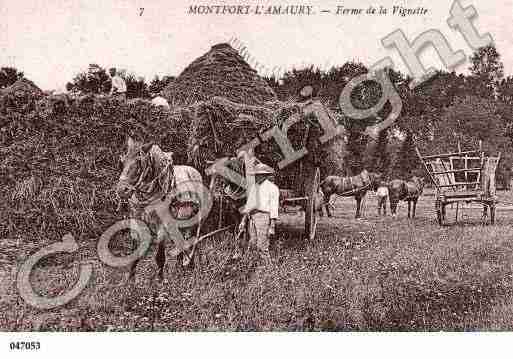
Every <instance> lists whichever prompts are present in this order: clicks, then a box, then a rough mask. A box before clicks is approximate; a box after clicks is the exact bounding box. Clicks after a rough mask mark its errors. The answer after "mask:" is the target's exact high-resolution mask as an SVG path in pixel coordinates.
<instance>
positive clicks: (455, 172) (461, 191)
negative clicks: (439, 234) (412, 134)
mask: <svg viewBox="0 0 513 359" xmlns="http://www.w3.org/2000/svg"><path fill="white" fill-rule="evenodd" d="M458 147H459V146H458ZM479 147H480V148H479V149H477V150H471V151H461V149H459V150H458V152H453V153H446V154H439V155H428V156H424V155H422V154H421V153H420V151H419V149H418V148H416V152H417V155H418V157H419V159H420V160H421V162H422V163H423V165H424V168H425V169H426V171H427V173H428V174H429V177H430V179H431V181H432V183H433V185H434V186H435V188H436V200H435V210H436V217H437V220H438V223H439V224H440V225H443V224H444V223H445V220H446V207H447V205H449V204H456V220H457V218H458V209H459V204H460V203H472V202H474V203H480V204H482V205H483V218H486V216H487V212H488V209H490V224H494V223H495V209H496V208H495V207H496V204H497V196H496V188H495V171H496V169H497V165H498V163H499V160H500V153H499V155H498V156H497V157H489V156H485V155H484V152H483V151H482V150H481V145H480V146H479Z"/></svg>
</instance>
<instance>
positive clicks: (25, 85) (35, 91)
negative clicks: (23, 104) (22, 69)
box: [0, 78, 43, 95]
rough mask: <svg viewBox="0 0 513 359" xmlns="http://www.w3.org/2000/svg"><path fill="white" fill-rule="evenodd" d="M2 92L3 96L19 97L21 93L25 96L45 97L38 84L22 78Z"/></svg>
mask: <svg viewBox="0 0 513 359" xmlns="http://www.w3.org/2000/svg"><path fill="white" fill-rule="evenodd" d="M0 91H1V94H2V95H17V94H19V93H22V94H25V95H43V91H42V90H41V89H40V88H39V87H37V86H36V84H34V83H33V82H32V81H30V80H29V79H26V78H21V79H19V80H18V81H16V82H15V83H13V84H12V85H11V86H9V87H6V88H4V89H2V90H0Z"/></svg>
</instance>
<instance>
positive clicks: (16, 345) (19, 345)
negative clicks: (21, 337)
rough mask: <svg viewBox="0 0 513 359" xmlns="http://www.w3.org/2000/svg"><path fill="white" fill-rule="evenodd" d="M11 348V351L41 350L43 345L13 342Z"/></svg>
mask: <svg viewBox="0 0 513 359" xmlns="http://www.w3.org/2000/svg"><path fill="white" fill-rule="evenodd" d="M9 348H10V349H11V350H39V349H41V344H40V343H39V342H11V343H10V344H9Z"/></svg>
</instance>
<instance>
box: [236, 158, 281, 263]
mask: <svg viewBox="0 0 513 359" xmlns="http://www.w3.org/2000/svg"><path fill="white" fill-rule="evenodd" d="M248 174H250V175H254V176H255V184H254V185H253V186H252V187H251V188H250V190H249V194H248V198H247V202H246V205H245V206H244V208H243V209H242V211H241V212H242V214H244V215H245V216H244V218H247V219H248V220H249V223H247V225H248V227H247V228H248V232H249V245H250V246H251V247H256V248H257V249H258V252H259V254H260V257H261V259H262V260H263V262H264V264H265V265H266V266H267V265H269V264H271V256H270V255H269V239H270V237H271V236H273V235H274V234H275V231H276V220H277V219H278V207H279V201H280V190H279V188H278V186H276V185H275V184H274V183H273V182H272V180H273V174H274V170H273V169H272V168H271V167H270V166H267V165H266V164H263V163H258V164H256V165H255V167H254V170H253V171H252V172H250V173H248ZM244 222H245V221H244V220H243V222H242V223H241V227H243V226H245V225H246V223H244ZM241 229H242V228H241Z"/></svg>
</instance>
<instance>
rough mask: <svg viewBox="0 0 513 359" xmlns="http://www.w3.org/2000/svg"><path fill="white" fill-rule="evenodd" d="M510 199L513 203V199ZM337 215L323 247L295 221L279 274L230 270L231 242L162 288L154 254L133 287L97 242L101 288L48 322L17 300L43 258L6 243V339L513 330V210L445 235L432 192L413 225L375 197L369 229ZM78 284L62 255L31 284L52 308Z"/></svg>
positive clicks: (1, 301)
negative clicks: (31, 267)
mask: <svg viewBox="0 0 513 359" xmlns="http://www.w3.org/2000/svg"><path fill="white" fill-rule="evenodd" d="M499 198H500V199H501V200H502V201H504V202H513V196H512V195H511V194H510V193H506V192H501V193H499ZM335 206H336V210H335V213H334V214H335V217H333V218H326V217H322V218H321V219H320V222H319V225H318V231H317V237H316V239H315V240H314V241H312V242H305V241H303V240H301V228H302V225H303V217H302V216H301V215H294V214H287V215H284V216H283V220H282V223H281V225H280V227H279V233H278V236H277V238H276V240H275V241H274V242H273V244H272V249H271V253H272V256H273V261H274V263H273V265H272V266H271V267H268V268H259V267H256V266H254V265H253V261H252V260H251V257H245V258H244V259H243V260H241V261H240V262H238V263H234V262H231V261H230V260H229V258H230V255H231V253H232V251H233V248H234V244H233V241H232V237H231V236H228V235H221V236H218V237H216V238H212V239H210V240H208V241H207V242H205V243H204V244H203V245H202V246H201V253H202V255H201V258H200V261H201V266H198V267H196V268H195V269H193V270H188V271H183V270H181V269H175V270H171V271H170V273H169V274H168V276H167V278H166V280H165V281H164V283H159V284H155V283H154V282H152V281H151V280H150V279H151V277H152V276H153V274H154V271H155V268H154V261H153V255H154V253H153V249H152V250H151V251H150V253H149V254H148V256H147V257H146V259H145V260H144V261H143V262H142V263H141V265H140V267H139V270H138V272H137V275H136V280H135V282H127V280H126V278H127V273H126V271H123V270H120V269H112V268H109V267H107V266H105V265H103V264H102V263H101V262H100V261H99V260H98V259H97V257H96V254H95V250H94V247H95V245H96V241H95V240H94V239H92V240H91V242H90V243H80V246H81V248H80V250H79V252H80V256H79V257H80V258H81V259H87V260H89V261H91V263H93V265H94V273H93V277H92V279H91V282H90V283H89V285H88V287H87V288H86V290H85V291H84V292H83V293H82V294H81V295H80V296H79V297H77V298H76V299H75V300H73V301H72V302H70V303H68V304H67V305H66V306H65V307H63V308H59V309H55V310H53V311H51V312H49V313H45V314H42V313H41V312H38V311H36V310H34V309H32V308H30V307H28V306H27V305H26V304H25V303H24V302H23V300H22V299H21V298H20V297H19V296H18V295H17V293H16V284H15V279H16V272H17V267H18V266H19V265H20V263H22V261H23V259H24V258H25V257H26V256H27V254H28V253H33V252H34V251H35V250H37V248H35V247H31V248H27V247H26V246H24V244H23V243H19V242H16V243H12V241H9V240H7V239H4V240H2V242H1V243H2V245H1V246H0V330H4V331H5V330H9V331H11V330H16V331H21V330H34V329H39V330H51V331H71V330H94V331H105V330H108V331H118V330H121V331H124V330H143V331H147V330H155V331H226V330H228V331H232V330H238V331H253V330H257V331H261V330H277V331H285V330H290V331H302V330H324V331H396V330H398V331H414V330H428V331H440V330H444V331H475V330H513V299H512V297H511V294H512V293H513V227H512V224H513V207H511V206H510V207H508V206H507V205H500V206H499V208H498V213H497V224H496V225H495V226H483V225H481V221H480V217H481V210H480V209H479V208H465V209H463V210H461V209H460V220H459V223H458V224H454V223H452V224H449V225H447V226H445V227H442V228H440V227H439V226H438V225H437V224H436V223H435V215H434V197H433V193H432V192H430V191H427V193H425V195H424V196H423V197H422V198H421V200H420V202H419V205H418V208H417V218H416V219H413V220H412V219H408V218H406V210H407V209H406V205H405V204H404V203H402V204H401V205H400V209H399V215H398V217H397V218H395V219H393V218H391V217H384V218H380V217H378V216H377V215H376V208H375V207H376V204H375V199H374V198H373V197H372V196H369V198H368V199H367V201H366V208H365V214H366V216H365V219H364V220H355V219H354V218H353V216H354V200H353V199H337V201H336V203H335ZM462 217H463V218H462ZM448 218H449V219H450V220H452V219H453V218H454V210H449V211H448ZM22 249H23V250H22ZM12 258H14V259H12ZM77 277H78V257H77V256H73V255H61V256H60V257H58V258H57V257H56V258H50V259H48V260H45V261H44V262H43V263H40V265H39V266H38V267H37V269H36V270H35V271H34V273H33V277H32V281H33V283H34V284H35V285H34V286H35V288H36V289H37V290H38V291H39V292H41V293H42V294H45V295H49V296H51V295H57V294H61V293H63V292H65V291H66V289H67V288H68V287H69V286H70V284H72V283H73V282H74V281H75V280H76V278H77Z"/></svg>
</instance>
